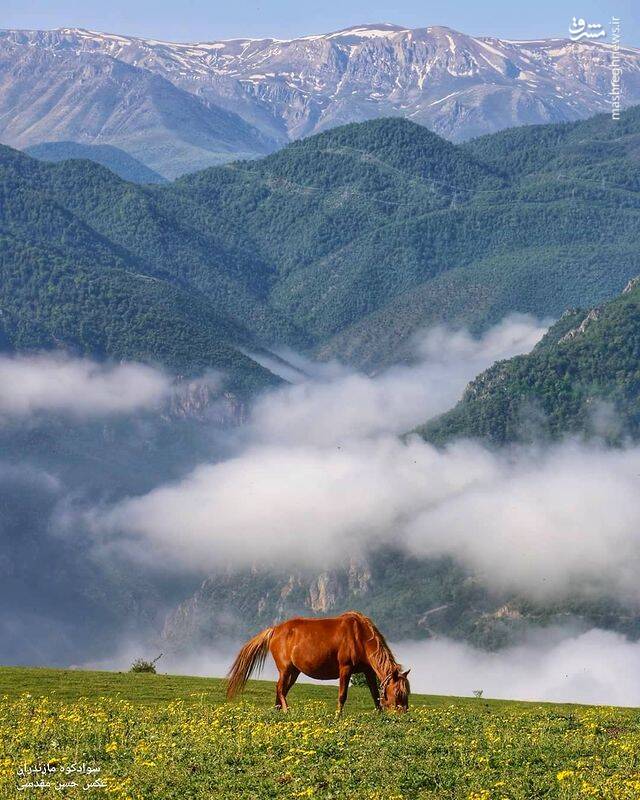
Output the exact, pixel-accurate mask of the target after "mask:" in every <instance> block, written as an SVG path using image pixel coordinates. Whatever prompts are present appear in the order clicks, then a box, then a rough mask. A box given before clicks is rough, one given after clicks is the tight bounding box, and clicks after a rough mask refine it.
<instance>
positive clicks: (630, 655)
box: [393, 629, 640, 706]
mask: <svg viewBox="0 0 640 800" xmlns="http://www.w3.org/2000/svg"><path fill="white" fill-rule="evenodd" d="M393 650H394V653H395V654H396V656H397V657H398V658H399V659H400V660H401V661H402V663H403V664H404V665H405V666H407V667H411V675H410V678H411V688H412V691H414V692H425V693H429V694H443V695H459V696H472V695H473V691H474V690H475V689H482V691H483V697H493V698H501V699H510V700H544V701H553V702H574V703H601V704H606V705H626V706H638V705H640V684H639V683H638V672H639V671H640V643H638V642H630V641H629V640H627V639H625V638H624V637H623V636H621V635H620V634H617V633H612V632H611V631H603V630H598V629H592V630H590V631H587V632H585V633H574V634H567V632H566V631H558V630H551V631H543V630H539V631H537V632H535V633H534V634H532V635H531V636H530V638H529V639H528V641H526V642H525V643H524V644H520V645H517V646H515V647H509V648H506V649H504V650H500V651H499V652H496V653H488V652H486V651H484V650H478V649H477V648H474V647H471V646H470V645H468V644H465V643H463V642H454V641H452V640H450V639H435V640H430V641H426V642H400V643H398V644H396V645H394V646H393Z"/></svg>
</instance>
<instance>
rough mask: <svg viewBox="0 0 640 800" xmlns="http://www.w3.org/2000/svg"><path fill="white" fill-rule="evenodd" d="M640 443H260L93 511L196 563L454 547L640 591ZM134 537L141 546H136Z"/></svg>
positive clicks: (497, 563)
mask: <svg viewBox="0 0 640 800" xmlns="http://www.w3.org/2000/svg"><path fill="white" fill-rule="evenodd" d="M638 474H640V450H639V449H638V448H632V449H628V450H606V449H604V448H601V447H598V446H586V445H579V444H575V443H565V444H562V445H559V446H556V447H553V448H550V449H549V450H547V451H545V452H538V451H535V450H533V449H530V448H520V449H517V450H514V451H510V452H508V453H504V452H502V453H500V452H493V451H490V450H488V449H486V448H483V447H481V446H479V445H476V444H471V443H465V442H461V443H458V444H456V445H454V446H452V447H450V448H448V449H447V450H444V451H442V450H438V449H436V448H434V447H431V446H430V445H428V444H425V443H423V442H421V441H419V440H418V439H417V438H411V439H410V440H409V441H408V442H407V443H402V442H400V441H398V440H397V439H395V438H392V437H388V436H387V437H379V438H377V439H375V440H374V441H370V442H369V441H365V442H362V441H361V442H352V443H349V444H347V445H345V446H343V447H335V446H333V447H326V448H321V447H312V446H305V447H295V448H294V447H288V448H284V447H276V446H272V445H267V446H261V447H255V448H252V449H251V450H249V451H247V452H245V453H244V454H242V455H241V456H238V457H237V458H234V459H230V460H228V461H224V462H221V463H219V464H213V465H204V466H201V467H198V468H197V469H196V470H194V471H193V472H192V473H191V474H190V475H188V476H187V477H186V478H185V479H184V480H182V481H180V482H178V483H176V484H173V485H170V486H162V487H159V488H157V489H155V490H153V491H151V492H150V493H148V494H146V495H144V496H142V497H137V498H131V499H129V500H126V501H124V502H123V503H121V504H119V505H117V506H115V507H114V508H112V509H110V510H108V511H107V512H105V513H103V514H99V515H97V516H96V517H94V527H95V528H97V529H98V530H99V531H102V532H104V531H110V532H115V531H119V530H124V531H127V532H128V533H129V534H132V535H133V536H134V540H133V541H134V543H135V542H138V548H139V551H140V553H142V554H145V556H146V557H151V558H153V559H161V560H164V559H166V558H170V559H171V561H172V562H173V563H175V564H179V565H181V566H182V567H186V568H191V569H195V570H197V571H209V570H214V569H217V568H220V567H221V566H223V565H225V564H226V563H231V564H233V565H234V566H238V567H241V566H248V565H252V564H261V565H264V566H267V567H268V566H270V565H274V564H278V565H280V566H282V565H287V566H300V565H307V566H308V565H310V564H315V565H318V566H320V565H325V564H337V563H341V562H342V561H343V560H344V557H345V554H351V553H354V552H360V551H362V550H364V549H366V548H368V547H370V546H372V545H376V544H379V543H391V544H396V545H397V544H400V545H404V546H405V547H406V548H408V549H409V550H410V551H411V552H413V553H415V554H416V555H420V556H443V555H448V556H452V557H454V558H455V559H456V560H457V561H458V562H459V563H461V564H463V565H464V566H466V567H468V568H469V569H471V570H473V571H475V572H476V573H478V575H479V577H480V579H481V580H483V581H484V582H485V583H486V584H487V585H488V586H490V587H493V588H497V589H500V590H516V591H519V592H522V593H523V594H526V595H528V596H530V597H533V598H535V599H543V598H549V597H561V596H563V595H564V594H567V593H571V594H574V595H575V594H576V592H580V591H583V590H584V591H592V590H593V589H597V590H603V591H608V592H609V591H610V592H613V593H615V594H618V595H623V596H625V597H629V596H631V597H635V598H640V592H639V591H638V584H637V574H638V570H639V569H640V495H639V494H638V492H637V476H638ZM134 549H135V547H134Z"/></svg>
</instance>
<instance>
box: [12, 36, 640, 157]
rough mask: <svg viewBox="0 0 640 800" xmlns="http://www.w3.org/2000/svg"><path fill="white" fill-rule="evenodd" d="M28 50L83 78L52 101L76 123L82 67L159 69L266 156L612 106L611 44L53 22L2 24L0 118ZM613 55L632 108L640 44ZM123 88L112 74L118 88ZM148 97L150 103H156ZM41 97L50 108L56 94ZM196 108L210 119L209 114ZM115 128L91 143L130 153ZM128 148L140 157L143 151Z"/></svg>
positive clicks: (86, 85) (29, 133) (455, 132)
mask: <svg viewBox="0 0 640 800" xmlns="http://www.w3.org/2000/svg"><path fill="white" fill-rule="evenodd" d="M34 53H39V54H41V55H39V58H40V59H41V60H43V61H44V60H45V59H49V61H48V63H49V64H51V65H52V66H51V69H52V75H54V74H55V72H56V70H55V69H54V68H53V65H54V64H58V65H59V64H60V63H61V62H64V63H65V64H68V65H71V64H75V65H76V68H77V69H78V70H79V73H80V77H77V76H75V75H74V85H75V89H74V91H73V92H72V93H71V96H70V97H69V96H68V95H69V93H68V92H67V93H66V96H65V98H64V99H63V100H62V101H60V102H63V103H64V105H63V110H62V111H59V113H58V114H57V116H60V117H65V116H67V115H71V116H72V117H73V118H74V123H75V124H76V125H78V126H80V128H81V127H82V118H79V115H78V114H77V113H76V106H75V103H80V104H82V103H84V101H85V99H86V97H87V95H88V93H90V92H92V91H93V89H92V86H91V79H90V78H89V76H88V73H87V74H86V77H85V78H83V77H82V76H83V75H85V71H86V70H87V69H90V66H89V65H90V64H92V63H98V60H99V59H106V60H107V61H115V62H120V63H124V64H126V65H127V66H128V67H129V69H130V70H134V71H138V72H140V73H141V74H143V75H148V74H149V73H151V74H153V75H154V76H157V77H159V78H162V79H163V80H164V81H166V82H167V84H168V85H170V86H171V87H175V88H176V89H179V90H181V92H183V93H185V94H186V95H187V96H191V97H195V98H197V100H198V108H199V109H215V110H216V113H217V115H218V119H220V115H221V114H224V112H227V113H231V114H232V115H234V117H233V118H234V119H237V118H236V117H235V115H238V116H239V117H241V118H242V119H243V120H244V122H246V123H248V124H249V125H251V126H252V128H254V129H258V131H259V134H258V133H256V135H255V138H254V139H253V140H251V137H250V135H249V133H248V131H246V130H245V131H244V135H243V137H241V138H242V144H241V146H240V147H239V148H238V150H240V151H242V152H243V153H245V154H247V153H249V152H250V151H251V149H252V147H253V149H254V150H255V151H256V152H264V151H265V150H267V149H269V148H273V147H275V146H277V145H278V144H282V143H285V142H287V141H289V140H291V139H296V138H299V137H301V136H307V135H309V134H312V133H315V132H318V131H320V130H324V129H326V128H329V127H333V126H335V125H339V124H343V123H346V122H353V121H362V120H365V119H371V118H374V117H380V116H393V115H396V116H405V117H408V118H410V119H412V120H414V121H416V122H419V123H422V124H424V125H426V126H428V127H429V128H431V129H432V130H434V131H436V132H437V133H439V134H441V135H443V136H445V137H447V138H449V139H452V140H462V139H466V138H470V137H472V136H476V135H478V134H482V133H487V132H492V131H495V130H499V129H501V128H505V127H509V126H512V125H522V124H528V123H539V122H550V121H561V120H573V119H578V118H582V117H586V116H590V115H592V114H595V113H597V112H601V111H607V110H608V109H609V108H610V104H609V93H610V89H611V54H612V47H611V45H607V44H602V43H594V42H584V41H582V42H571V41H568V40H565V39H547V40H538V41H518V42H516V41H506V40H501V39H496V38H491V37H473V36H467V35H465V34H462V33H459V32H457V31H454V30H451V29H450V28H445V27H426V28H418V29H412V30H410V29H406V28H402V27H399V26H397V25H391V24H380V25H362V26H359V27H354V28H349V29H346V30H342V31H337V32H335V33H329V34H321V35H313V36H305V37H302V38H298V39H292V40H278V39H233V40H227V41H217V42H205V43H196V44H176V43H171V42H161V41H157V40H153V39H141V38H136V37H130V36H120V35H111V34H103V33H95V32H92V31H87V30H79V29H59V30H55V31H4V32H1V33H0V71H1V73H2V77H1V78H0V80H1V84H0V86H1V89H0V92H1V97H0V113H4V116H2V118H1V119H2V120H5V119H6V116H7V110H8V109H7V101H6V96H7V95H8V96H9V98H10V100H15V97H16V89H15V83H16V82H15V81H13V84H14V85H13V87H12V86H11V84H12V74H13V72H15V70H16V68H17V65H19V64H21V63H25V62H26V63H29V61H30V59H31V60H33V58H34V56H33V54H34ZM45 54H46V56H45ZM619 57H620V62H621V63H620V66H621V68H622V81H623V104H624V105H632V104H634V103H638V102H640V50H638V49H635V48H621V49H620V50H619ZM92 59H96V61H95V62H93V61H92ZM39 66H40V64H39ZM46 69H47V67H46V65H44V64H43V65H42V68H41V69H38V70H37V72H38V76H39V77H38V80H39V81H41V83H39V86H38V87H37V88H35V89H33V88H31V86H30V87H29V88H30V91H29V94H28V95H27V96H28V97H29V98H30V100H32V101H33V103H34V104H35V105H34V107H33V108H30V109H29V110H28V117H29V121H30V123H31V120H32V119H33V117H34V116H35V115H36V114H37V110H38V108H39V107H40V105H41V104H39V103H38V102H37V96H38V94H39V93H40V94H43V95H47V96H50V95H52V94H55V95H56V97H57V96H58V94H59V91H56V92H51V91H50V90H47V86H46V82H47V77H46ZM68 69H71V66H69V67H68ZM25 71H26V70H23V71H22V73H21V74H20V85H21V86H24V85H25V84H27V83H31V84H33V83H34V81H35V78H33V79H32V80H31V81H29V78H28V75H25V74H24V73H25ZM55 80H56V78H52V81H54V82H55ZM117 83H118V79H117V78H116V77H114V78H113V79H112V81H111V82H110V85H111V86H112V87H113V88H112V90H113V91H117ZM103 91H108V88H107V87H106V86H105V88H104V90H103ZM167 91H169V90H168V89H167ZM51 102H53V98H51ZM92 102H93V101H92ZM185 102H186V101H185ZM156 103H157V101H155V100H154V101H152V102H151V103H150V105H151V106H152V107H153V108H155V107H156ZM44 105H45V110H46V111H47V113H50V109H49V106H50V105H51V103H45V104H44ZM125 107H126V103H125ZM13 109H14V117H13V118H12V119H11V127H10V129H9V130H8V131H7V125H6V122H0V138H2V140H3V141H5V142H8V143H12V142H15V141H16V138H15V136H16V134H15V133H14V131H16V130H18V129H21V132H20V137H19V139H18V141H19V142H21V143H23V144H34V143H35V142H34V139H33V136H34V135H37V136H39V137H40V138H39V139H38V141H42V136H43V135H44V131H42V130H41V129H39V128H38V126H36V128H35V129H34V128H33V127H32V124H29V125H28V126H25V125H24V124H21V121H20V117H21V116H22V114H23V111H22V110H21V104H20V103H15V102H14V104H13ZM200 113H201V114H203V115H205V116H206V114H205V112H204V110H202V111H201V112H200ZM167 114H169V117H167ZM15 115H17V118H16V116H15ZM83 116H84V115H83ZM162 117H163V119H164V120H165V125H167V119H169V120H170V110H169V111H165V110H163V112H162ZM143 121H144V120H143ZM182 122H183V124H184V119H183V120H182ZM219 124H220V123H219ZM187 125H188V123H187ZM168 127H171V124H170V122H169V124H168ZM231 127H232V128H233V126H231ZM34 130H35V131H36V132H37V133H34ZM54 134H55V135H54V136H52V137H51V138H58V137H59V131H58V129H56V130H55V131H54ZM75 135H76V136H77V135H79V134H78V133H77V132H76V134H75ZM110 135H111V134H109V133H105V132H103V131H97V130H96V129H95V128H94V129H92V132H91V133H89V134H88V138H87V139H85V140H86V141H96V140H97V141H100V142H101V143H106V142H109V143H113V144H117V145H118V146H121V147H123V148H124V149H130V148H128V147H127V143H126V142H123V141H122V140H121V139H120V140H119V141H114V140H113V139H111V138H109V136H110ZM199 135H200V134H199ZM64 136H65V138H67V139H70V138H74V137H73V136H70V135H69V134H68V133H65V134H64ZM91 136H93V137H94V139H91ZM232 136H233V134H232ZM105 137H106V138H105ZM247 137H249V140H251V141H249V142H248V140H247ZM25 139H26V140H27V141H25ZM130 152H133V151H131V150H130ZM133 154H134V155H136V156H137V157H138V158H144V153H142V152H140V150H138V152H135V153H133ZM152 166H154V165H153V164H152ZM154 168H156V169H157V168H158V165H157V164H156V165H155V167H154ZM165 172H166V170H165Z"/></svg>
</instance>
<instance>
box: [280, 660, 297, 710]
mask: <svg viewBox="0 0 640 800" xmlns="http://www.w3.org/2000/svg"><path fill="white" fill-rule="evenodd" d="M299 674H300V670H299V669H296V668H295V667H294V666H293V665H289V666H287V667H285V668H284V669H283V670H280V674H279V676H278V683H277V684H276V708H281V709H282V710H283V711H288V709H289V706H288V705H287V694H288V692H289V689H291V687H292V686H293V684H294V683H295V682H296V679H297V677H298V675H299Z"/></svg>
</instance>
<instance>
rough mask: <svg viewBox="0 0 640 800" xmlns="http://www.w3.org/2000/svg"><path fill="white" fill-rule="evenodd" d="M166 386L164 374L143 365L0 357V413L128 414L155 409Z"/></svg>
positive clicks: (168, 384)
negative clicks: (144, 409) (145, 409)
mask: <svg viewBox="0 0 640 800" xmlns="http://www.w3.org/2000/svg"><path fill="white" fill-rule="evenodd" d="M170 388H171V380H170V378H169V376H167V375H166V374H165V373H164V372H161V371H160V370H158V369H154V368H153V367H149V366H145V365H143V364H134V363H131V364H98V363H96V362H94V361H91V360H89V359H84V358H70V357H67V356H62V355H54V354H44V355H32V356H28V355H18V356H0V415H6V416H26V415H29V414H33V413H37V412H53V413H60V412H62V413H66V414H73V415H77V416H83V417H91V416H101V415H104V414H123V413H130V412H133V411H137V410H140V409H143V408H150V407H154V406H157V405H158V404H159V403H160V402H161V401H162V400H163V399H164V398H165V397H166V396H167V394H168V392H169V390H170Z"/></svg>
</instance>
